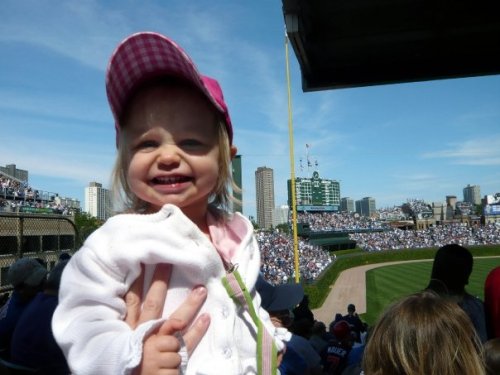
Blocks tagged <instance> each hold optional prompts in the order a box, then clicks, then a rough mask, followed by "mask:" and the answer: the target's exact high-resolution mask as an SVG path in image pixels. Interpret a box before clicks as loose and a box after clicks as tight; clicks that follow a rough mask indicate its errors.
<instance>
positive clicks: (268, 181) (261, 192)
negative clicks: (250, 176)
mask: <svg viewBox="0 0 500 375" xmlns="http://www.w3.org/2000/svg"><path fill="white" fill-rule="evenodd" d="M255 192H256V195H257V197H256V198H257V224H258V225H259V227H260V228H263V229H269V228H271V226H272V225H273V211H274V177H273V170H272V169H271V168H268V167H259V168H257V170H256V171H255Z"/></svg>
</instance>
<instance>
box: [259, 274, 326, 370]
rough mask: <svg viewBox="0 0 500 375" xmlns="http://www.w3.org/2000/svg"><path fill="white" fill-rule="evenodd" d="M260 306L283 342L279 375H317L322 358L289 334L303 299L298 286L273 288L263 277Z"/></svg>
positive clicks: (283, 285) (260, 279) (307, 342)
mask: <svg viewBox="0 0 500 375" xmlns="http://www.w3.org/2000/svg"><path fill="white" fill-rule="evenodd" d="M256 288H257V292H258V293H259V295H260V297H261V299H262V302H261V306H262V307H263V308H264V309H265V310H266V311H267V312H268V313H269V315H270V316H271V321H272V322H273V324H274V325H275V326H276V327H277V330H278V331H279V332H280V334H281V335H282V336H283V337H284V340H285V341H286V350H285V353H284V356H283V358H282V361H281V364H280V366H279V369H280V373H281V375H302V374H309V375H315V374H317V375H320V374H322V373H323V370H322V366H321V357H320V356H319V354H318V353H317V352H316V350H315V349H314V347H313V345H312V344H311V343H310V342H309V340H308V339H306V338H304V337H302V336H299V335H297V334H294V333H293V332H290V331H289V328H290V327H292V324H293V321H294V314H293V310H294V309H295V308H296V307H297V306H298V305H299V303H300V302H301V301H302V300H303V298H304V289H303V288H302V285H300V284H280V285H273V284H271V283H270V282H269V281H267V280H266V279H265V278H264V277H263V276H262V275H261V276H259V278H258V280H257V285H256Z"/></svg>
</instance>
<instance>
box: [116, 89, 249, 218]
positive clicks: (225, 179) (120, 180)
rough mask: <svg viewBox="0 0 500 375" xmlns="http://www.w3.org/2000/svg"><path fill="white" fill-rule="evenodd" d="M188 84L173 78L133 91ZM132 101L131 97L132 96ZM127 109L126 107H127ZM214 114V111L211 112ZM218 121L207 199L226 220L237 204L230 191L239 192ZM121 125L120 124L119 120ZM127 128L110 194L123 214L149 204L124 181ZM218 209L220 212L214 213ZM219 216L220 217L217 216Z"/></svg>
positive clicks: (127, 157) (219, 120)
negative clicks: (213, 177)
mask: <svg viewBox="0 0 500 375" xmlns="http://www.w3.org/2000/svg"><path fill="white" fill-rule="evenodd" d="M163 84H168V85H172V84H174V85H187V83H185V82H182V81H177V80H172V79H167V80H160V81H155V82H149V83H145V84H143V85H142V86H141V88H138V89H136V91H135V93H137V92H138V91H139V90H140V89H142V88H144V87H151V86H153V85H154V86H157V85H163ZM132 98H133V97H132ZM128 103H130V100H129V102H128ZM126 107H127V106H126ZM214 112H215V110H214ZM125 113H126V111H125ZM216 121H217V127H216V128H217V142H218V148H219V174H218V178H217V183H216V186H215V189H214V191H213V192H212V195H211V197H210V199H209V206H210V207H211V208H212V209H211V211H212V212H213V213H215V214H220V213H222V214H223V215H222V216H224V217H225V214H227V213H228V212H229V211H230V208H231V207H230V205H231V203H239V202H238V201H237V200H236V198H234V197H233V196H232V194H231V191H230V188H232V190H233V191H234V192H240V188H239V187H238V186H237V185H236V183H235V182H234V180H233V176H232V170H231V144H230V141H229V135H228V133H227V129H226V124H225V122H224V120H223V119H222V117H221V116H220V115H217V117H216ZM120 122H121V123H122V124H123V123H124V122H123V121H120ZM125 134H126V129H120V130H119V134H118V138H117V143H118V146H117V147H118V150H117V155H116V160H115V165H114V168H113V172H112V177H111V178H112V181H111V186H112V188H111V192H112V194H113V198H114V201H115V207H119V208H118V211H125V212H130V211H131V212H139V213H140V212H145V211H146V210H147V208H148V205H149V203H148V202H145V201H143V200H141V199H139V198H138V197H137V196H136V195H135V194H134V193H133V191H132V189H131V188H130V185H129V184H128V179H127V170H128V167H129V162H130V155H129V151H128V150H129V147H127V139H126V136H125ZM217 208H218V209H220V210H217ZM219 216H220V215H219Z"/></svg>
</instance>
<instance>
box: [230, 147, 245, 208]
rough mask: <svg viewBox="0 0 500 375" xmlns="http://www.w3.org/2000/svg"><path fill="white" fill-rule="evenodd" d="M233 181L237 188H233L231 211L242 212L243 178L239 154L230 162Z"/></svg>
mask: <svg viewBox="0 0 500 375" xmlns="http://www.w3.org/2000/svg"><path fill="white" fill-rule="evenodd" d="M231 167H232V173H233V181H234V183H235V184H236V186H237V187H238V190H237V191H235V190H234V189H233V198H234V199H235V202H233V212H239V213H243V195H242V194H241V189H242V188H243V179H242V172H241V155H236V156H235V157H234V159H233V161H232V162H231Z"/></svg>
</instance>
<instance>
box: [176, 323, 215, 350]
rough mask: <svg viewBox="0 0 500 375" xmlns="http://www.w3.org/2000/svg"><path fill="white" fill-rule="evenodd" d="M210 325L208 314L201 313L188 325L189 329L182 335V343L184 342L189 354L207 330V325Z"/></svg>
mask: <svg viewBox="0 0 500 375" xmlns="http://www.w3.org/2000/svg"><path fill="white" fill-rule="evenodd" d="M209 325H210V316H209V315H208V314H201V315H200V316H199V317H198V319H196V322H194V324H193V325H192V326H191V327H189V330H188V331H187V332H186V333H185V334H184V335H183V339H184V343H185V344H186V349H187V351H188V353H189V355H191V354H192V353H193V351H194V350H195V349H196V347H197V346H198V344H199V343H200V341H201V339H202V338H203V336H204V335H205V333H206V332H207V329H208V326H209Z"/></svg>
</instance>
